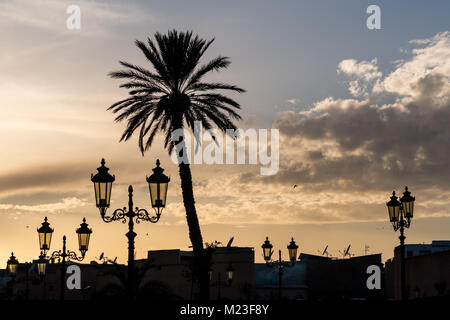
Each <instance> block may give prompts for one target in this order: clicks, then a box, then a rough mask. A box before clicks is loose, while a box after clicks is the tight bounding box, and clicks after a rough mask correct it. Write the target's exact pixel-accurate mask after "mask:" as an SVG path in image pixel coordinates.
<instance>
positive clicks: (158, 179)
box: [146, 159, 170, 216]
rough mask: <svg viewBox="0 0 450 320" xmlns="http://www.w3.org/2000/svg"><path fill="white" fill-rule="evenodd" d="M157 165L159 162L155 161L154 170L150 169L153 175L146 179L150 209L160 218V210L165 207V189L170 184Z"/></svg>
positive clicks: (162, 170)
mask: <svg viewBox="0 0 450 320" xmlns="http://www.w3.org/2000/svg"><path fill="white" fill-rule="evenodd" d="M159 165H160V162H159V159H157V160H156V168H154V169H152V170H153V174H152V175H151V176H150V177H147V179H146V180H147V182H148V189H149V191H150V200H151V203H152V208H154V210H155V211H156V215H157V216H160V214H161V212H162V209H163V208H165V207H166V199H167V188H168V186H169V182H170V178H169V177H168V176H166V175H165V174H164V173H163V172H164V169H163V168H161V167H160V166H159Z"/></svg>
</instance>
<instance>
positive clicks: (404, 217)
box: [386, 187, 416, 300]
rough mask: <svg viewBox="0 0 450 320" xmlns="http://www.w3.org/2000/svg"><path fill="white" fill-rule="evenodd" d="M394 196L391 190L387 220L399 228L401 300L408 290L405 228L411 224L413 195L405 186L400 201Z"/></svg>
mask: <svg viewBox="0 0 450 320" xmlns="http://www.w3.org/2000/svg"><path fill="white" fill-rule="evenodd" d="M397 199H398V198H397V197H396V196H395V191H393V192H392V196H391V200H389V201H388V202H387V203H386V205H387V207H388V213H389V221H390V222H391V223H392V226H393V227H394V231H397V230H400V236H399V237H398V238H399V239H400V255H401V256H400V272H401V294H402V300H407V299H408V292H407V290H406V268H405V238H406V237H405V235H404V231H405V228H409V227H410V225H411V219H412V218H413V213H414V201H415V200H416V198H415V197H412V196H411V192H409V191H408V187H405V192H403V197H401V198H400V201H398V200H397Z"/></svg>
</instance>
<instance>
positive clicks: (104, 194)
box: [91, 159, 116, 217]
mask: <svg viewBox="0 0 450 320" xmlns="http://www.w3.org/2000/svg"><path fill="white" fill-rule="evenodd" d="M100 164H101V166H100V167H98V168H97V171H98V172H97V174H96V175H95V176H94V175H91V181H92V182H93V183H94V192H95V204H96V206H97V208H100V213H101V215H102V217H103V216H104V215H105V213H106V209H107V208H109V204H110V201H111V189H112V183H113V182H114V180H116V178H115V177H114V176H112V175H110V174H109V173H108V171H109V168H107V167H105V159H102V161H101V162H100Z"/></svg>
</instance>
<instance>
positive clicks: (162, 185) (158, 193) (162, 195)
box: [91, 159, 170, 299]
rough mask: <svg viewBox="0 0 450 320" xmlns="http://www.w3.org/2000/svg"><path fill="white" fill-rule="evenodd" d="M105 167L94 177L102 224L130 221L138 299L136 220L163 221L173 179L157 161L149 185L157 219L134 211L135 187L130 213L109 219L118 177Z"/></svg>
mask: <svg viewBox="0 0 450 320" xmlns="http://www.w3.org/2000/svg"><path fill="white" fill-rule="evenodd" d="M100 164H101V166H100V167H99V168H97V171H98V172H97V173H96V174H95V175H91V181H92V182H93V183H94V191H95V202H96V206H97V208H99V210H100V215H101V217H102V220H103V221H104V222H106V223H110V222H112V221H122V222H123V223H126V222H127V218H128V232H127V233H126V234H125V236H126V237H127V238H128V288H127V289H128V298H129V299H133V298H134V289H135V288H134V239H135V237H136V236H137V234H136V233H135V232H134V220H133V219H135V220H136V223H140V220H142V221H149V222H152V223H157V222H158V221H159V218H160V217H161V213H162V210H163V209H164V208H165V207H166V199H167V188H168V184H169V181H170V178H169V177H167V176H166V175H165V174H164V173H163V172H164V169H163V168H161V167H160V162H159V159H158V160H156V167H155V168H154V169H153V174H152V175H151V176H150V177H147V179H146V180H147V183H148V187H149V191H150V201H151V205H152V208H153V209H154V211H155V214H156V215H155V216H150V214H149V213H148V211H147V210H145V209H140V208H138V207H136V208H133V207H134V204H133V187H132V186H131V185H130V186H129V187H128V210H127V208H126V207H124V208H122V209H120V208H119V209H116V210H114V212H113V214H112V216H107V215H106V210H107V209H108V208H109V206H110V200H111V189H112V183H113V182H114V181H115V177H114V176H112V175H111V174H109V173H108V171H109V168H107V167H105V159H102V161H101V162H100Z"/></svg>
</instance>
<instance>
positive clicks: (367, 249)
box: [364, 244, 370, 256]
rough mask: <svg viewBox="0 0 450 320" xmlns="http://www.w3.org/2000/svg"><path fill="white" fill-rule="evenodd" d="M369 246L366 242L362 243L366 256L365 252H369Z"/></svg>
mask: <svg viewBox="0 0 450 320" xmlns="http://www.w3.org/2000/svg"><path fill="white" fill-rule="evenodd" d="M369 249H370V247H369V246H368V245H367V244H366V245H364V255H366V256H367V253H368V252H369Z"/></svg>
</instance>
